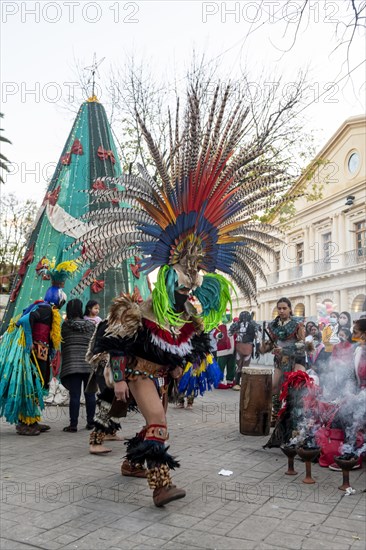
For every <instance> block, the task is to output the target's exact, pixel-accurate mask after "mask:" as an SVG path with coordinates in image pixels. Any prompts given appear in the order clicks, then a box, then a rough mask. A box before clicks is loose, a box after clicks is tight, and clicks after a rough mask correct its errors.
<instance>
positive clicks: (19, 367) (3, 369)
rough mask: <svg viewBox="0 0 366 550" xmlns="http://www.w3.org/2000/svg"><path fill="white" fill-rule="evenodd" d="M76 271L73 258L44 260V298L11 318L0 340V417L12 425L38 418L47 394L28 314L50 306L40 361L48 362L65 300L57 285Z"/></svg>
mask: <svg viewBox="0 0 366 550" xmlns="http://www.w3.org/2000/svg"><path fill="white" fill-rule="evenodd" d="M76 270H77V264H76V262H74V261H67V262H62V263H59V264H58V265H55V261H54V260H53V261H48V260H45V261H44V266H43V270H42V275H43V276H44V275H47V276H48V277H49V278H50V279H51V281H52V286H51V287H50V288H49V289H48V290H47V292H46V295H45V299H44V300H37V301H36V302H34V303H33V304H31V305H30V306H28V307H27V308H26V309H25V310H24V311H23V313H22V314H21V315H18V316H17V317H16V318H14V319H12V320H11V321H10V324H9V326H8V329H7V331H6V332H5V334H4V336H3V337H2V339H1V341H0V416H4V417H5V418H6V420H7V421H8V422H10V423H12V424H13V423H17V422H18V421H21V422H23V423H25V424H33V423H35V422H38V421H39V420H40V418H41V410H42V409H44V400H43V398H44V395H45V394H46V393H47V388H48V382H49V380H45V376H44V371H42V368H41V367H42V366H43V363H42V361H41V360H40V359H39V357H37V353H36V349H35V348H36V347H37V346H36V345H38V344H39V342H37V341H36V340H38V338H37V337H35V334H36V333H37V332H36V331H35V324H32V320H31V316H32V315H34V314H36V313H37V311H38V312H39V311H45V310H46V309H47V310H48V311H49V310H50V309H51V322H50V327H49V330H48V331H46V332H44V331H43V334H44V335H45V337H44V339H47V342H42V344H43V350H45V349H46V348H47V352H46V353H47V357H46V356H45V361H44V362H47V361H48V362H49V361H50V359H51V358H52V355H53V354H54V353H55V352H57V351H58V350H59V349H60V346H61V322H62V319H61V315H60V312H59V308H60V307H61V305H62V303H64V302H65V300H66V295H65V294H64V292H63V291H62V289H61V287H62V286H63V284H64V282H65V280H66V279H67V278H69V277H71V276H72V275H73V274H74V273H75V271H76ZM47 332H48V334H47ZM39 334H41V332H38V335H39Z"/></svg>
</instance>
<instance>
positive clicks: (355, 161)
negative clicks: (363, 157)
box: [348, 152, 360, 174]
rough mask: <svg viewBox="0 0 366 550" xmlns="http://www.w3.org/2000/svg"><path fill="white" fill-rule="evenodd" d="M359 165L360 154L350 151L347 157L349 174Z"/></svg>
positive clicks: (355, 170) (354, 171) (353, 172)
mask: <svg viewBox="0 0 366 550" xmlns="http://www.w3.org/2000/svg"><path fill="white" fill-rule="evenodd" d="M359 165H360V156H359V154H358V153H356V152H354V153H351V156H350V157H349V159H348V170H349V172H350V174H355V173H356V172H357V170H358V167H359Z"/></svg>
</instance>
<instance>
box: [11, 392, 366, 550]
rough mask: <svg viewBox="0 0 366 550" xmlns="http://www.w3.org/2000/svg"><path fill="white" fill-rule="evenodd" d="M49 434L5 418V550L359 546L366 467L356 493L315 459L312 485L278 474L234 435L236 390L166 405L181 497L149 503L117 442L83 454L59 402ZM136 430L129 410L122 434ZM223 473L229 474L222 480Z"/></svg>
mask: <svg viewBox="0 0 366 550" xmlns="http://www.w3.org/2000/svg"><path fill="white" fill-rule="evenodd" d="M44 420H45V421H47V422H48V423H49V424H50V425H51V428H52V429H51V431H50V432H48V433H43V434H41V435H39V436H37V437H24V436H23V437H21V436H19V435H17V434H16V433H15V430H14V427H13V426H9V425H8V424H6V423H2V424H1V439H2V445H1V470H2V476H1V479H2V481H1V520H2V524H1V543H0V548H1V549H2V550H11V549H15V550H25V549H31V548H33V549H34V548H41V549H47V550H48V549H49V550H59V549H65V550H73V549H80V550H82V549H91V550H94V549H99V548H100V549H103V550H106V549H110V550H117V549H132V548H136V549H141V550H143V549H149V550H150V549H151V548H164V549H168V548H172V549H174V550H183V549H184V550H188V549H191V548H192V549H193V550H194V549H218V550H220V549H224V550H235V549H241V550H246V549H248V550H249V549H250V550H252V549H253V550H270V549H276V548H286V549H287V548H288V549H294V550H297V549H304V550H306V549H309V550H310V549H311V550H320V549H322V548H327V549H331V550H338V549H339V550H348V549H352V550H358V549H360V550H361V549H362V550H364V549H365V524H366V522H365V513H366V505H365V497H366V493H365V492H363V490H364V489H365V464H364V466H363V469H362V470H357V471H352V472H351V473H350V478H351V484H352V486H353V487H354V488H355V489H356V493H355V494H354V495H351V496H344V493H343V492H342V491H340V490H338V485H340V483H341V479H342V475H341V473H339V472H332V471H330V470H328V469H324V468H320V467H319V466H318V465H317V464H316V465H313V476H314V478H315V479H316V481H317V483H316V484H315V485H305V484H303V483H302V479H303V477H304V470H305V468H304V464H303V463H302V462H301V461H299V460H295V467H296V470H297V471H298V475H297V476H292V477H290V476H286V475H284V473H285V471H286V469H287V468H286V467H287V460H286V457H285V456H284V455H283V454H282V453H281V451H280V450H279V449H270V450H268V449H267V450H263V449H262V445H263V444H264V443H265V442H266V440H267V437H249V436H243V435H241V434H240V433H239V429H238V426H239V392H234V391H232V390H221V391H220V390H216V391H214V392H208V393H207V394H206V395H205V396H204V397H203V398H197V399H196V400H195V403H194V409H193V411H188V410H176V409H174V408H170V409H169V411H168V421H169V427H170V444H171V451H172V454H173V455H175V456H177V457H179V459H180V460H181V468H180V469H179V470H177V471H176V472H175V473H174V481H175V483H176V484H177V485H178V486H180V487H184V488H185V489H186V491H187V496H186V498H185V499H182V500H179V501H175V502H172V503H170V504H169V505H167V506H166V507H165V508H156V507H155V506H154V505H153V502H152V498H151V492H150V490H149V489H148V488H147V484H146V480H144V479H134V478H123V477H122V476H121V475H120V464H121V457H122V456H123V454H124V445H123V443H121V442H108V444H109V446H110V447H113V452H112V453H110V454H109V455H105V456H93V455H90V454H89V453H88V432H87V431H86V430H85V428H84V426H85V423H86V421H85V416H84V410H82V419H81V421H80V427H79V432H78V433H64V432H62V427H63V426H66V425H67V424H68V408H67V407H49V408H48V409H46V411H45V415H44ZM140 426H142V417H141V416H140V415H139V414H133V415H132V416H130V417H129V418H128V419H126V420H125V421H124V424H123V435H125V436H128V437H130V436H132V435H134V434H135V432H136V431H138V429H139V428H140ZM222 468H224V469H227V470H231V471H232V472H233V474H232V475H231V476H230V477H223V476H221V475H218V472H219V471H220V470H221V469H222Z"/></svg>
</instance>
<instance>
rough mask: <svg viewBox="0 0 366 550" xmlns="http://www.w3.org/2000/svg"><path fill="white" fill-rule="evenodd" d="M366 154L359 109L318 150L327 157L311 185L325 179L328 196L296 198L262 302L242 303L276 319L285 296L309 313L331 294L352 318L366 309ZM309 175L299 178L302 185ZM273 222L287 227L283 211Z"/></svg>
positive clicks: (365, 121) (261, 286)
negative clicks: (294, 208) (278, 301)
mask: <svg viewBox="0 0 366 550" xmlns="http://www.w3.org/2000/svg"><path fill="white" fill-rule="evenodd" d="M365 157H366V118H365V116H364V115H362V116H354V117H351V118H349V119H347V120H346V121H345V122H344V123H343V124H342V126H341V127H340V128H339V129H338V131H337V132H336V133H335V134H334V135H333V136H332V137H331V139H330V140H329V141H328V143H326V145H325V146H324V147H323V149H322V150H321V151H320V152H319V153H318V155H317V156H316V158H315V161H316V162H318V161H321V162H322V164H319V167H318V169H317V170H316V172H315V173H314V175H313V177H312V179H311V180H310V181H309V182H308V183H307V188H308V189H309V190H312V188H313V185H314V184H315V186H316V187H317V188H318V187H319V186H320V185H323V186H324V188H323V192H322V198H320V199H317V200H316V201H314V202H308V201H307V200H306V199H305V198H303V197H302V198H300V199H298V200H297V201H296V203H295V207H296V215H295V216H294V218H293V220H291V221H290V223H288V222H287V223H286V226H284V225H282V228H283V229H284V231H285V235H286V237H285V239H284V243H283V244H282V245H281V246H279V247H277V249H276V258H275V259H273V258H272V259H271V261H270V263H269V265H270V267H271V269H270V270H269V272H268V274H267V283H266V284H265V283H264V282H263V281H258V303H259V306H256V305H255V304H248V303H245V301H244V300H240V303H239V307H235V311H242V310H243V309H251V310H252V311H253V312H254V313H255V318H256V320H258V321H263V320H270V319H272V318H273V317H274V316H275V315H276V302H277V300H278V298H280V297H283V296H286V297H288V298H289V299H290V300H291V302H292V304H293V309H294V313H295V315H304V316H305V317H307V318H309V317H316V315H317V306H316V304H317V303H321V302H324V301H332V302H333V304H334V309H335V310H336V311H339V312H340V311H344V310H346V311H349V312H351V314H352V317H353V318H358V317H359V315H360V313H361V311H363V310H365V309H366V305H365V300H366V290H365V287H366V270H365V268H366V210H365V203H366V201H365V199H366V158H365ZM324 161H326V162H325V163H323V162H324ZM304 181H305V180H304V179H303V178H300V179H299V181H298V182H297V183H296V185H295V189H296V188H298V187H302V185H303V184H304ZM325 182H326V183H325ZM272 223H273V224H274V225H278V226H280V227H281V224H280V223H279V222H278V220H276V219H274V220H273V221H272ZM235 306H237V304H235Z"/></svg>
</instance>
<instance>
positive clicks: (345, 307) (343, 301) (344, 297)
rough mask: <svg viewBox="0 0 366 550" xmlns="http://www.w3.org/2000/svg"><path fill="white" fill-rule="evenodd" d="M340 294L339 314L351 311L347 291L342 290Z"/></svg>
mask: <svg viewBox="0 0 366 550" xmlns="http://www.w3.org/2000/svg"><path fill="white" fill-rule="evenodd" d="M340 294H341V297H340V305H339V312H341V311H349V310H350V309H351V306H350V305H349V304H348V290H347V289H346V288H343V289H342V290H341V291H340Z"/></svg>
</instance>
